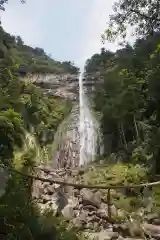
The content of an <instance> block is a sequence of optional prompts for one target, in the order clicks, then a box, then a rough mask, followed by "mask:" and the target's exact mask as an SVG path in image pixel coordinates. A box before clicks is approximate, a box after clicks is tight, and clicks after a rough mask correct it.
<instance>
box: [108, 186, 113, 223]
mask: <svg viewBox="0 0 160 240" xmlns="http://www.w3.org/2000/svg"><path fill="white" fill-rule="evenodd" d="M110 191H111V189H110V188H108V195H107V204H108V217H109V220H111V217H112V214H111V208H110V206H111V192H110Z"/></svg>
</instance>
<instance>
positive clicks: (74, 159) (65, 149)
mask: <svg viewBox="0 0 160 240" xmlns="http://www.w3.org/2000/svg"><path fill="white" fill-rule="evenodd" d="M79 144H80V141H79V107H78V105H75V106H74V107H73V109H72V111H71V114H70V116H69V117H68V119H65V120H64V122H62V124H61V125H60V126H59V129H58V131H57V133H56V135H55V139H54V148H53V157H52V163H53V166H54V168H63V167H64V168H65V167H70V168H71V167H75V166H77V165H78V163H79V149H80V145H79Z"/></svg>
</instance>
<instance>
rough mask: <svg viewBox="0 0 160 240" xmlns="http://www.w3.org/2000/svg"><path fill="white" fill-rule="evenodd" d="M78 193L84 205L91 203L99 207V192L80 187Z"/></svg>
mask: <svg viewBox="0 0 160 240" xmlns="http://www.w3.org/2000/svg"><path fill="white" fill-rule="evenodd" d="M80 194H81V195H82V202H83V204H84V205H93V206H96V207H97V208H99V207H100V204H101V197H100V196H99V194H96V193H95V194H94V193H93V192H92V191H91V190H89V189H82V190H81V192H80Z"/></svg>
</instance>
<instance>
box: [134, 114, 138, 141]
mask: <svg viewBox="0 0 160 240" xmlns="http://www.w3.org/2000/svg"><path fill="white" fill-rule="evenodd" d="M133 121H134V127H135V131H136V141H137V142H139V132H138V127H137V122H136V119H135V116H134V117H133Z"/></svg>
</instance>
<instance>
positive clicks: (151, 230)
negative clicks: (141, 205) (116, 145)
mask: <svg viewBox="0 0 160 240" xmlns="http://www.w3.org/2000/svg"><path fill="white" fill-rule="evenodd" d="M141 227H142V229H143V231H144V232H145V234H146V235H148V236H152V237H158V238H160V226H156V225H153V224H148V223H144V224H142V225H141Z"/></svg>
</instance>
